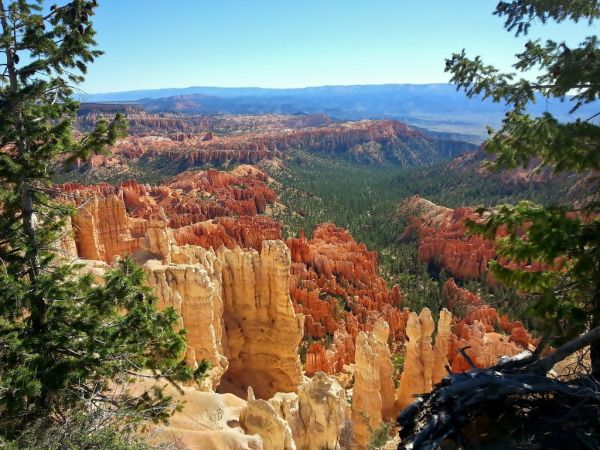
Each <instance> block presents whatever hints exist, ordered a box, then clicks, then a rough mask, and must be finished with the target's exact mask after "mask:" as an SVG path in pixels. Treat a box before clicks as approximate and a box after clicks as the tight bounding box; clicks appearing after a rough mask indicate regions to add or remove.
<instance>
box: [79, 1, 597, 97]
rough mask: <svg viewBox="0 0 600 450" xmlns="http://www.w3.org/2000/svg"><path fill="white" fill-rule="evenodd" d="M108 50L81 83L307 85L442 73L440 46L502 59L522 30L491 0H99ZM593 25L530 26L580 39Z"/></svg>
mask: <svg viewBox="0 0 600 450" xmlns="http://www.w3.org/2000/svg"><path fill="white" fill-rule="evenodd" d="M99 3H100V7H99V8H98V11H97V14H96V16H95V18H94V22H95V26H96V29H97V31H98V35H97V41H98V45H99V48H101V49H102V50H104V51H105V52H106V54H105V55H104V56H102V57H101V58H100V59H98V60H97V62H96V63H94V64H93V65H92V66H91V67H90V68H89V74H88V77H87V80H86V82H85V83H84V84H83V85H82V88H83V90H84V91H85V92H88V93H99V92H112V91H123V90H134V89H152V88H166V87H187V86H223V87H241V86H259V87H275V88H279V87H304V86H319V85H333V84H381V83H434V82H447V81H448V74H446V73H444V58H446V57H448V56H449V55H450V54H451V53H452V52H453V51H458V50H460V49H462V48H466V49H467V50H468V52H469V53H470V54H472V55H475V54H481V55H484V56H485V57H486V58H485V59H486V60H487V61H489V62H490V63H494V64H496V65H498V66H499V67H503V68H507V67H508V66H509V65H510V63H511V60H512V59H511V58H512V55H513V54H514V53H516V52H518V51H520V50H521V49H522V44H523V42H524V39H515V38H514V37H513V36H512V35H511V34H509V33H507V32H506V31H504V29H503V28H502V20H501V19H499V18H498V17H496V16H493V15H492V11H493V9H494V7H495V5H496V3H497V2H496V1H495V0H414V1H413V0H301V1H296V0H170V1H165V0H100V2H99ZM590 34H598V29H597V27H596V28H589V27H588V26H587V25H584V24H579V25H575V24H561V25H558V26H556V25H552V26H541V25H540V26H536V27H535V28H534V29H533V31H532V33H531V35H532V36H531V37H543V38H546V37H551V38H553V39H556V40H566V41H567V42H574V43H575V42H579V41H580V40H581V39H582V38H583V37H584V36H586V35H590Z"/></svg>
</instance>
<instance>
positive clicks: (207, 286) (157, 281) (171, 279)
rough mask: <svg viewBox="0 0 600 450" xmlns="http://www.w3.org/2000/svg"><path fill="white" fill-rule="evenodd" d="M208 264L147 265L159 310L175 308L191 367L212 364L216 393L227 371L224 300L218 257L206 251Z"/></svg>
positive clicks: (153, 261)
mask: <svg viewBox="0 0 600 450" xmlns="http://www.w3.org/2000/svg"><path fill="white" fill-rule="evenodd" d="M204 252H205V254H204V256H205V258H206V260H205V264H199V263H196V264H167V265H165V264H163V263H162V262H160V261H157V260H150V261H148V262H147V263H146V264H145V265H144V270H145V271H146V274H147V280H148V284H149V286H150V287H151V288H152V291H153V293H154V294H155V295H156V296H157V297H158V299H159V308H165V307H168V306H170V307H172V308H173V309H175V311H177V313H178V314H179V315H180V316H181V327H183V328H185V329H186V330H187V335H186V339H187V344H188V349H187V352H186V359H187V362H188V364H190V365H191V366H192V367H197V366H198V363H199V362H200V361H201V360H207V361H209V362H210V366H211V368H210V376H209V379H210V387H211V388H212V389H215V388H216V387H217V386H218V385H219V383H220V381H221V377H222V376H223V374H224V373H225V371H226V370H227V366H228V362H227V358H226V357H225V351H224V349H223V342H225V343H226V342H227V340H226V336H225V335H224V333H223V299H222V292H221V285H220V282H219V275H218V274H217V273H215V260H216V256H215V254H214V253H212V252H208V251H204Z"/></svg>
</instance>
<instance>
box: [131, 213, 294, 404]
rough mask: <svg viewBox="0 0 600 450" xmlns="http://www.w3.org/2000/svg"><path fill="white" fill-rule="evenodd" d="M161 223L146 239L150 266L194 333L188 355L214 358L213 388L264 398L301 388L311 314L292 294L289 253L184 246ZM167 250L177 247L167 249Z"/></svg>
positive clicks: (165, 300) (268, 244)
mask: <svg viewBox="0 0 600 450" xmlns="http://www.w3.org/2000/svg"><path fill="white" fill-rule="evenodd" d="M160 223H161V222H160V221H157V222H154V223H153V225H155V226H153V227H150V228H149V230H151V233H150V234H149V236H148V239H147V241H146V246H147V248H148V249H153V250H154V252H148V253H140V254H137V255H136V257H138V258H142V257H148V255H150V258H154V257H156V256H158V257H160V260H159V259H150V260H148V261H147V262H146V263H145V264H144V269H145V270H146V273H147V274H148V283H149V285H150V286H151V287H152V289H153V292H154V294H155V295H157V297H158V298H159V301H160V305H161V306H163V307H164V306H172V307H173V308H174V309H175V310H177V311H178V312H179V313H180V315H181V317H182V324H181V325H182V326H184V327H185V328H186V329H187V330H188V334H187V339H188V346H189V347H188V351H187V355H186V356H187V360H188V362H189V363H190V364H192V365H194V364H197V363H198V362H199V361H200V360H202V359H206V360H208V361H210V362H211V367H212V368H211V373H210V378H211V381H212V387H213V388H215V387H216V386H217V385H219V390H220V391H222V392H233V393H236V394H238V395H239V394H240V392H241V391H243V390H244V391H245V390H247V388H248V387H250V386H251V387H253V388H254V391H255V392H256V393H257V395H258V396H259V397H261V398H270V397H271V396H273V395H274V394H275V393H276V392H295V391H296V390H297V388H298V386H299V385H300V383H301V381H302V371H301V366H300V360H299V357H298V345H299V343H300V340H301V339H302V328H303V323H302V320H303V317H302V316H301V315H297V314H296V313H295V312H294V308H293V304H292V301H291V299H290V296H289V277H290V274H289V268H290V255H289V250H288V249H287V247H286V246H285V243H284V242H282V241H264V242H263V246H262V250H261V252H260V253H258V252H257V251H256V250H242V249H240V248H239V247H236V248H234V249H233V250H230V249H226V248H221V249H220V250H219V251H217V252H215V251H214V250H206V249H203V248H201V247H197V246H182V247H179V246H176V245H174V244H173V243H172V237H171V230H169V229H165V228H161V226H160ZM165 249H167V250H168V251H169V252H168V253H167V254H161V252H163V251H164V250H165Z"/></svg>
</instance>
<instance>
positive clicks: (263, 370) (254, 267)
mask: <svg viewBox="0 0 600 450" xmlns="http://www.w3.org/2000/svg"><path fill="white" fill-rule="evenodd" d="M219 260H220V261H221V266H222V269H221V271H222V272H221V273H222V283H223V303H224V315H223V321H224V326H225V330H226V334H227V342H228V348H229V361H230V364H229V369H228V370H227V372H226V374H225V376H224V378H223V381H222V383H223V384H225V385H226V389H231V390H232V391H233V392H239V389H243V390H244V391H245V390H246V389H247V388H248V386H252V387H253V388H254V392H256V395H257V396H258V397H260V398H270V397H272V396H273V395H274V394H275V393H276V392H293V391H296V390H297V388H298V385H299V384H300V382H301V380H302V369H301V366H300V360H299V357H298V346H299V344H300V340H301V339H302V329H303V317H302V315H296V313H295V312H294V307H293V304H292V301H291V299H290V295H289V279H290V264H291V260H290V252H289V250H288V248H287V247H286V246H285V243H284V242H282V241H264V242H263V246H262V250H261V252H260V254H259V253H258V252H257V251H255V250H250V251H242V250H240V249H239V248H236V249H234V250H229V249H223V250H222V251H220V252H219Z"/></svg>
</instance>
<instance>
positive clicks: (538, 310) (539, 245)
mask: <svg viewBox="0 0 600 450" xmlns="http://www.w3.org/2000/svg"><path fill="white" fill-rule="evenodd" d="M495 14H496V15H498V16H500V17H503V18H504V19H505V22H504V27H505V28H506V29H507V31H509V32H515V33H516V35H517V36H518V35H527V33H528V31H529V30H530V27H531V26H532V24H534V23H535V22H538V23H546V22H550V21H554V22H557V23H560V22H564V21H574V22H578V21H584V22H587V23H589V24H592V23H595V21H596V20H597V19H598V18H599V17H600V3H598V1H597V0H571V1H568V2H559V1H555V0H515V1H511V2H504V1H502V2H499V3H498V5H497V7H496V10H495ZM513 67H514V69H515V72H513V73H503V72H501V71H499V70H498V69H496V68H495V67H493V66H490V65H486V64H484V62H483V60H482V59H481V58H480V57H476V58H473V59H470V58H468V57H467V56H466V54H465V51H464V50H463V51H462V52H461V53H457V54H454V55H453V56H452V57H451V58H450V59H448V60H447V61H446V70H447V71H449V72H451V73H452V81H453V82H454V83H456V84H457V86H458V89H461V88H462V89H464V90H465V92H466V93H467V95H468V96H471V97H472V96H475V95H481V96H483V97H484V98H491V99H492V100H493V101H495V102H501V103H505V104H506V105H507V106H508V108H509V112H508V113H507V114H506V117H505V118H504V120H503V123H502V127H501V128H500V129H499V130H497V131H495V132H494V131H492V130H490V139H489V141H488V142H487V143H486V145H485V150H486V151H487V152H489V153H491V154H492V155H493V156H494V160H493V162H491V163H490V166H491V167H493V168H495V169H504V168H514V167H519V166H522V167H532V166H535V167H536V168H537V169H544V168H550V169H552V170H553V171H554V172H567V173H580V174H587V175H588V176H590V179H593V178H594V177H595V179H594V182H595V183H596V184H595V188H594V189H593V192H586V193H582V195H581V196H580V197H581V198H579V201H578V202H576V203H577V204H576V205H570V206H554V207H543V206H541V205H538V204H535V203H532V202H525V201H524V202H520V203H519V204H517V205H515V206H510V205H505V206H501V207H498V208H496V209H494V210H492V215H491V216H490V217H489V219H487V220H486V222H485V224H483V225H480V226H475V225H473V230H474V231H475V232H478V233H482V234H484V235H486V236H487V237H489V238H491V239H496V241H497V244H498V255H499V259H498V260H496V261H493V262H492V263H491V264H490V269H491V271H492V272H493V273H494V275H495V276H496V278H497V279H498V280H500V281H502V282H503V283H505V284H507V285H509V286H513V287H516V288H518V289H519V290H520V291H521V292H525V293H527V294H528V302H529V306H530V310H531V312H532V313H533V315H534V316H535V317H537V318H538V319H539V324H540V325H541V326H544V327H546V332H547V333H549V334H550V335H551V336H553V337H554V338H555V342H560V341H564V340H567V339H571V338H574V337H575V336H576V335H578V334H580V333H582V332H584V331H585V330H588V329H591V328H595V327H598V326H600V203H599V201H598V200H599V198H600V197H599V195H600V192H599V190H598V186H599V185H598V178H597V174H598V172H597V171H598V169H600V126H598V117H600V113H597V114H594V115H592V116H591V117H589V118H588V119H587V120H579V119H578V120H573V121H570V122H567V123H561V122H559V121H558V120H557V119H556V118H555V117H553V116H552V115H551V114H549V113H545V114H543V115H542V116H541V117H532V116H531V115H530V114H528V112H527V107H528V105H530V104H531V103H532V102H535V101H536V100H537V99H539V98H540V97H541V98H542V99H544V98H545V99H557V100H559V101H567V102H571V103H572V105H573V107H572V112H574V111H576V110H577V109H579V108H580V107H581V106H582V105H584V104H589V103H592V102H594V101H596V100H598V97H599V96H600V48H599V41H598V37H597V36H595V35H593V36H590V37H587V38H586V39H585V40H584V41H583V42H581V43H580V44H578V45H577V46H575V47H573V46H569V45H567V43H565V42H556V41H554V40H551V39H548V40H546V41H541V40H533V41H532V40H529V41H528V42H527V43H526V44H525V48H524V50H523V52H522V53H520V54H517V55H516V62H515V64H514V65H513ZM519 74H522V75H521V76H519ZM592 185H594V184H592ZM499 231H505V232H506V235H504V236H503V237H498V236H499V234H498V232H499ZM532 261H539V262H542V263H544V264H545V265H546V267H552V268H554V269H555V270H543V271H534V272H531V271H528V270H526V269H525V268H524V267H525V266H526V265H527V264H529V263H530V262H532ZM510 262H515V263H517V267H518V268H514V265H513V266H512V268H511V267H509V264H507V263H510ZM591 358H592V372H593V374H594V375H595V376H596V377H599V379H600V342H597V341H596V342H595V343H593V344H592V345H591Z"/></svg>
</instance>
